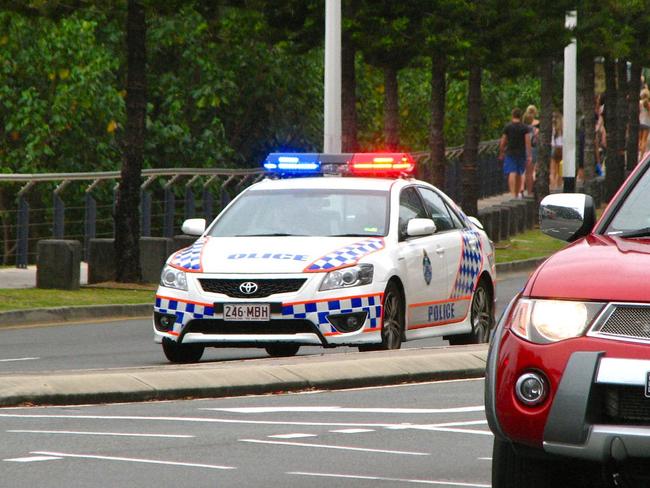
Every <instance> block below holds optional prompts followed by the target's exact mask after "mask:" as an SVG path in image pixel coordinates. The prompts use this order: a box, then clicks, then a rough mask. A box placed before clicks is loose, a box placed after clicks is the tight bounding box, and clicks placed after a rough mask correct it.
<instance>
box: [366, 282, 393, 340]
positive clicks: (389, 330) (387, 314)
mask: <svg viewBox="0 0 650 488" xmlns="http://www.w3.org/2000/svg"><path fill="white" fill-rule="evenodd" d="M403 336H404V300H403V299H402V294H401V293H400V291H399V288H398V287H397V285H396V284H395V283H394V282H391V283H389V284H388V286H387V287H386V291H385V292H384V309H383V321H382V327H381V344H368V345H363V346H359V350H360V351H378V350H390V349H399V348H400V347H402V337H403Z"/></svg>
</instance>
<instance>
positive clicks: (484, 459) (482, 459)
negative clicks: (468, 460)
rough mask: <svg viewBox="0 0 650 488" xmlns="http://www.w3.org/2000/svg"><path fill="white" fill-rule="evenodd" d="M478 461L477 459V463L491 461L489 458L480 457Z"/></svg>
mask: <svg viewBox="0 0 650 488" xmlns="http://www.w3.org/2000/svg"><path fill="white" fill-rule="evenodd" d="M478 459H479V461H492V458H491V457H480V458H478Z"/></svg>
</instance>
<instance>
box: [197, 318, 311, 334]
mask: <svg viewBox="0 0 650 488" xmlns="http://www.w3.org/2000/svg"><path fill="white" fill-rule="evenodd" d="M190 332H193V333H198V334H254V335H270V334H301V333H305V332H308V333H312V334H313V333H315V329H314V325H313V324H312V323H311V322H310V321H309V320H270V321H268V322H226V321H224V320H221V319H196V320H192V321H190V322H188V324H187V326H186V328H185V333H190Z"/></svg>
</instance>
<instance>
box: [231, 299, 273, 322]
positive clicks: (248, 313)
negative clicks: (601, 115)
mask: <svg viewBox="0 0 650 488" xmlns="http://www.w3.org/2000/svg"><path fill="white" fill-rule="evenodd" d="M223 319H224V320H230V321H242V322H244V321H245V322H250V321H268V320H271V304H270V303H224V305H223Z"/></svg>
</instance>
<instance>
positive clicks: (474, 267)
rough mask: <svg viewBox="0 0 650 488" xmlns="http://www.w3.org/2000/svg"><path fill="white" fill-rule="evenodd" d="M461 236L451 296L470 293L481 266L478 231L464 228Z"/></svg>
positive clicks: (481, 249) (481, 256)
mask: <svg viewBox="0 0 650 488" xmlns="http://www.w3.org/2000/svg"><path fill="white" fill-rule="evenodd" d="M462 236H463V246H462V252H461V257H460V266H459V268H458V274H457V275H456V283H455V284H454V288H453V289H452V291H451V298H460V297H465V296H468V295H471V294H472V293H473V292H474V288H475V287H476V281H477V280H478V275H479V273H480V272H481V269H482V267H483V248H482V244H481V237H480V236H479V233H478V232H477V231H475V230H465V231H463V233H462Z"/></svg>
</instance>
